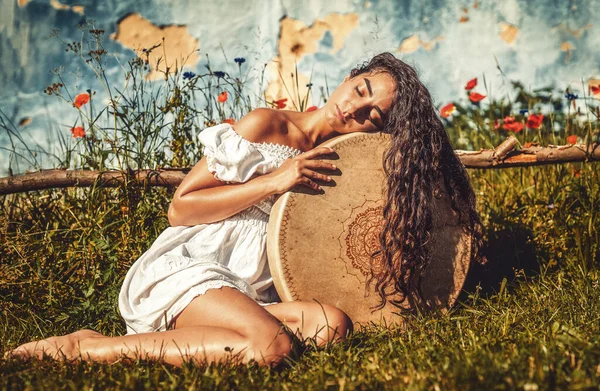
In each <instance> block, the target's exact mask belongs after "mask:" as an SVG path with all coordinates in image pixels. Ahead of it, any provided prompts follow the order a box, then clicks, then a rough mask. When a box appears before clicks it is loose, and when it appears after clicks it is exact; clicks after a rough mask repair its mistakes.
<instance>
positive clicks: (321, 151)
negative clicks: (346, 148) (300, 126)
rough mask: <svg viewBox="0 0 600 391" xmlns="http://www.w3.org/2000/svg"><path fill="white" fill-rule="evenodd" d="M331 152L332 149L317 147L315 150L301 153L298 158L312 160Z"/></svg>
mask: <svg viewBox="0 0 600 391" xmlns="http://www.w3.org/2000/svg"><path fill="white" fill-rule="evenodd" d="M333 152H334V150H333V148H329V147H317V148H314V149H311V150H310V151H306V152H303V153H301V154H300V155H298V157H302V158H304V159H313V158H315V157H317V156H319V155H327V154H330V153H333Z"/></svg>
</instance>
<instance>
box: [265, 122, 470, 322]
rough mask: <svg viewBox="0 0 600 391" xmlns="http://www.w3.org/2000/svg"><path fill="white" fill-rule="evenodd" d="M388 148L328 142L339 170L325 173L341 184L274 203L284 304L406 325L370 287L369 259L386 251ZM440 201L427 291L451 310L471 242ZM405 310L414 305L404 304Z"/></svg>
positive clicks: (369, 138)
mask: <svg viewBox="0 0 600 391" xmlns="http://www.w3.org/2000/svg"><path fill="white" fill-rule="evenodd" d="M389 142H390V136H389V135H387V134H383V133H352V134H347V135H343V136H339V137H336V138H333V139H331V140H328V141H327V142H325V143H323V144H322V145H323V146H328V147H331V148H333V149H334V150H335V153H334V154H332V155H328V156H325V155H323V157H322V158H321V159H322V160H329V159H331V161H332V163H334V164H335V165H336V166H337V167H338V170H337V171H338V172H337V173H335V172H331V171H330V170H324V171H322V172H323V173H325V174H328V175H330V176H331V177H332V178H333V181H332V182H335V183H334V184H333V185H329V184H325V182H319V183H320V184H321V187H323V189H324V194H316V192H314V191H312V190H311V189H309V188H308V187H305V186H297V187H296V188H294V189H293V191H290V192H287V193H285V194H283V195H282V196H281V197H279V199H277V201H276V202H275V204H274V205H273V209H272V211H271V216H270V219H269V226H268V233H267V253H268V259H269V267H270V270H271V274H272V276H273V280H274V283H275V288H276V289H277V292H278V293H279V296H280V297H281V299H282V300H283V301H284V302H286V301H294V300H302V301H313V300H316V301H317V302H319V303H322V304H325V303H327V304H331V305H335V306H336V307H338V308H340V309H342V310H343V311H344V312H346V313H347V314H348V315H349V316H350V318H351V319H352V320H353V321H354V322H359V325H360V324H363V325H364V324H367V323H368V322H371V321H372V322H374V323H376V324H386V325H389V324H401V323H402V318H401V317H400V316H399V315H398V311H399V310H398V308H397V307H395V306H393V305H392V304H390V303H389V302H388V303H387V304H386V305H385V307H384V308H383V309H381V310H376V311H373V308H372V307H374V306H376V305H378V304H379V302H380V299H379V295H378V294H377V293H376V292H375V290H374V288H373V287H371V288H369V289H367V288H366V284H365V281H366V276H367V275H368V273H369V272H370V262H369V254H370V253H372V252H373V251H374V250H376V249H378V248H379V247H380V246H379V239H378V234H379V232H380V231H381V229H382V225H383V216H382V214H383V206H384V199H383V195H384V189H385V186H386V181H385V175H384V172H383V159H382V157H383V153H384V150H385V149H386V146H387V145H388V143H389ZM435 202H436V209H435V212H434V217H433V225H434V228H433V232H432V238H431V241H430V242H429V244H428V246H430V252H431V255H432V257H431V262H430V264H429V265H428V267H427V269H426V270H425V273H424V275H423V279H422V285H421V287H422V292H423V296H424V298H425V299H426V300H427V301H428V302H429V303H433V305H434V306H436V307H442V308H447V307H449V306H451V305H452V304H453V303H454V301H455V300H456V297H457V296H458V294H459V292H460V290H461V289H462V286H463V283H464V281H465V277H466V274H467V271H468V268H469V263H470V260H471V237H470V235H469V234H467V233H466V232H465V231H464V229H463V227H461V225H460V224H459V221H458V214H457V213H455V212H454V211H453V210H452V208H451V207H450V203H449V199H448V197H447V195H446V194H445V191H440V190H438V191H436V196H435ZM374 267H375V268H376V267H377V264H375V266H374ZM403 306H405V307H407V308H408V307H410V304H408V301H405V302H404V304H403ZM380 322H381V323H380Z"/></svg>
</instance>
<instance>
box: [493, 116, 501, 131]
mask: <svg viewBox="0 0 600 391" xmlns="http://www.w3.org/2000/svg"><path fill="white" fill-rule="evenodd" d="M494 129H496V130H498V129H500V121H498V118H496V119H495V120H494Z"/></svg>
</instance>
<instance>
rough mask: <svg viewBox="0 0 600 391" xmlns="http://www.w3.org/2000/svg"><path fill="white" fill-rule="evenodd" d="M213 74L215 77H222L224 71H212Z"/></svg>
mask: <svg viewBox="0 0 600 391" xmlns="http://www.w3.org/2000/svg"><path fill="white" fill-rule="evenodd" d="M213 75H215V76H216V77H218V78H222V77H225V72H222V71H214V72H213Z"/></svg>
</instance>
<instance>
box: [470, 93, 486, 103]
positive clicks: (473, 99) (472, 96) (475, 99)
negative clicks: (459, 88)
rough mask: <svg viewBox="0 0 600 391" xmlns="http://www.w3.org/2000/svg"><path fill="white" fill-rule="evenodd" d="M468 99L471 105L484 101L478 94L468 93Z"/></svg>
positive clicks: (482, 96) (483, 97)
mask: <svg viewBox="0 0 600 391" xmlns="http://www.w3.org/2000/svg"><path fill="white" fill-rule="evenodd" d="M469 99H470V100H471V102H473V103H477V102H481V101H482V100H484V99H485V95H481V94H480V93H479V92H471V93H469Z"/></svg>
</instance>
